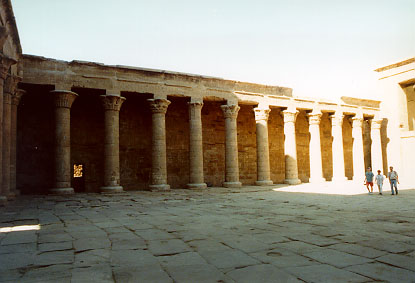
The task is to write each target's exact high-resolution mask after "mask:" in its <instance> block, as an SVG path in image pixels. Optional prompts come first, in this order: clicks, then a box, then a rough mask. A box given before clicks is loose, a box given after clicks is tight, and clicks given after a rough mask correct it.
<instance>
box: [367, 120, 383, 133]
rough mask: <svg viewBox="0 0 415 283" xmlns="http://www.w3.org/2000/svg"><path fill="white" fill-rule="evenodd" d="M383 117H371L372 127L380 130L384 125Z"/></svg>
mask: <svg viewBox="0 0 415 283" xmlns="http://www.w3.org/2000/svg"><path fill="white" fill-rule="evenodd" d="M382 122H383V119H375V118H374V119H371V120H370V127H371V128H372V129H373V130H379V129H380V128H381V127H382Z"/></svg>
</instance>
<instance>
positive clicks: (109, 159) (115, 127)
mask: <svg viewBox="0 0 415 283" xmlns="http://www.w3.org/2000/svg"><path fill="white" fill-rule="evenodd" d="M51 93H52V95H53V97H54V101H55V114H56V115H55V116H56V122H55V125H56V130H55V141H56V143H55V185H54V188H53V189H51V192H52V193H58V194H65V193H73V188H72V187H71V164H70V162H71V160H70V108H71V105H72V103H73V101H74V100H75V99H76V97H77V96H78V95H77V94H76V93H74V92H72V91H68V90H55V91H52V92H51ZM101 100H102V104H103V108H104V111H105V112H104V113H105V119H104V121H105V147H104V148H105V150H104V157H105V159H104V160H105V161H104V183H103V186H102V187H101V188H100V190H101V192H120V191H122V190H123V188H122V186H121V184H120V160H119V111H120V109H121V106H122V104H123V102H124V101H125V98H124V97H121V96H120V95H111V94H107V95H103V96H101ZM147 102H148V106H149V108H150V109H151V113H152V153H151V155H152V166H151V176H150V185H149V188H150V190H169V189H170V186H169V184H168V183H167V174H168V172H167V161H166V155H167V153H166V121H165V120H166V113H167V111H168V107H169V105H170V103H171V102H170V101H169V100H167V99H160V98H154V99H148V100H147ZM188 107H189V129H190V132H189V165H190V166H189V170H190V172H189V183H188V185H187V187H188V188H198V189H203V188H206V187H207V185H206V183H205V181H204V173H203V138H202V116H201V110H202V107H203V100H201V99H200V100H197V99H192V100H191V102H189V103H188ZM221 109H222V111H223V117H224V120H225V172H224V174H225V181H224V182H223V186H224V187H233V188H235V187H241V186H242V183H241V182H240V180H239V163H238V135H237V117H238V112H239V109H240V107H239V106H238V105H236V104H226V105H222V106H221ZM253 110H254V114H255V121H256V141H257V146H256V148H257V181H256V182H255V184H256V185H272V184H273V182H272V180H271V170H270V157H269V141H268V117H269V113H270V111H271V109H269V108H268V107H265V108H264V107H256V108H254V109H253ZM298 113H299V111H298V110H297V109H295V108H288V109H286V110H284V111H282V116H283V120H284V135H285V139H284V151H285V181H284V182H285V183H287V184H299V183H301V181H300V179H299V178H298V164H297V148H296V128H295V124H296V118H297V115H298ZM322 115H323V113H322V112H321V111H320V110H316V109H315V110H313V111H312V112H310V113H308V114H307V116H308V121H309V132H310V145H309V146H310V150H309V152H310V165H311V166H310V179H309V181H310V182H312V183H319V182H323V181H325V179H324V177H323V166H322V151H321V148H322V147H321V137H320V121H321V117H322ZM329 117H330V120H331V124H332V136H333V142H332V154H333V179H332V180H333V181H342V180H346V179H347V178H346V177H345V165H344V150H343V131H342V124H343V120H344V117H345V116H344V114H343V113H342V111H341V110H338V111H336V112H335V113H334V114H333V115H330V116H329ZM362 122H363V115H362V114H361V113H360V114H356V115H355V117H353V118H352V126H353V129H352V136H353V139H354V142H353V168H354V179H355V178H356V177H357V178H359V179H361V176H362V175H363V172H364V156H363V155H364V154H363V132H362V131H363V130H362ZM380 122H381V121H380V120H373V121H372V151H374V152H375V154H372V156H380V159H379V158H378V159H374V161H373V162H379V163H381V162H382V159H381V158H382V157H381V156H382V155H381V144H380V141H381V139H380V126H379V125H380V124H381V123H380ZM374 166H378V167H379V166H380V165H378V164H376V165H374ZM378 167H375V168H378ZM379 168H381V166H380V167H379ZM3 172H4V171H3Z"/></svg>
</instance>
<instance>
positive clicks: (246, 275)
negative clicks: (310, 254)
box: [226, 264, 303, 283]
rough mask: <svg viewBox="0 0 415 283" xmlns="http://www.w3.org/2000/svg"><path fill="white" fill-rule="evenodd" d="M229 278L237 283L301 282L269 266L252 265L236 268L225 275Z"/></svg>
mask: <svg viewBox="0 0 415 283" xmlns="http://www.w3.org/2000/svg"><path fill="white" fill-rule="evenodd" d="M226 275H228V276H229V277H230V278H232V279H233V280H235V282H238V283H252V282H261V283H268V282H269V283H275V282H287V283H289V282H303V281H300V280H298V279H297V278H296V277H295V276H293V275H291V274H289V273H287V272H285V271H283V270H282V269H279V268H277V267H275V266H273V265H270V264H261V265H253V266H248V267H244V268H238V269H235V270H233V271H230V272H228V273H226Z"/></svg>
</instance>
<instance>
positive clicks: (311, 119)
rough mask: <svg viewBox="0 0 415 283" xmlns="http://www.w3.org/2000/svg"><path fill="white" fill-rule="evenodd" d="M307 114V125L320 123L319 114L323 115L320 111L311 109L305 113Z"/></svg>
mask: <svg viewBox="0 0 415 283" xmlns="http://www.w3.org/2000/svg"><path fill="white" fill-rule="evenodd" d="M307 116H308V124H309V125H320V121H321V116H323V113H321V112H320V111H313V112H311V113H309V114H307Z"/></svg>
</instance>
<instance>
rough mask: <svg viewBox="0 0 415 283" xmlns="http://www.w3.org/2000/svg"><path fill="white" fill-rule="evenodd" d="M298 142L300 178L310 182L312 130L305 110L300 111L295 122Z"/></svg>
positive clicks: (302, 180)
mask: <svg viewBox="0 0 415 283" xmlns="http://www.w3.org/2000/svg"><path fill="white" fill-rule="evenodd" d="M295 135H296V142H297V164H298V178H299V179H300V180H301V182H308V179H309V178H310V132H309V130H308V121H307V116H306V113H305V111H300V113H298V116H297V120H296V122H295Z"/></svg>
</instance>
